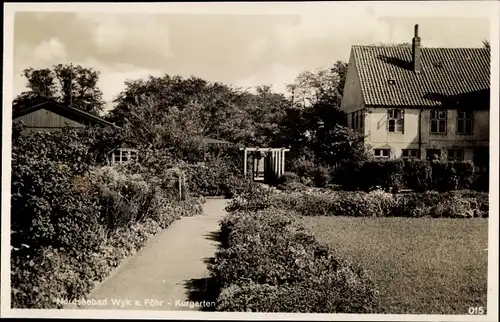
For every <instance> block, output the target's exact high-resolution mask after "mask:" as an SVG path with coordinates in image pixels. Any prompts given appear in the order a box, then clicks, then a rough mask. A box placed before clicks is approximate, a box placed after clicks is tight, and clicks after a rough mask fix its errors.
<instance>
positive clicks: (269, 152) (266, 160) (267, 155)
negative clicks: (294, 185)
mask: <svg viewBox="0 0 500 322" xmlns="http://www.w3.org/2000/svg"><path fill="white" fill-rule="evenodd" d="M240 150H242V151H243V153H244V156H243V157H244V162H243V173H244V175H245V176H247V174H248V161H249V157H250V159H251V160H252V163H253V166H252V173H253V176H254V178H256V176H255V173H259V168H260V164H261V163H260V162H261V159H263V160H262V161H263V163H262V165H263V168H264V171H263V172H264V180H267V179H268V176H267V175H268V174H272V175H273V176H274V177H275V178H279V177H280V176H281V175H283V174H284V173H285V152H287V151H290V149H286V148H240Z"/></svg>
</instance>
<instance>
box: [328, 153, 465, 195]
mask: <svg viewBox="0 0 500 322" xmlns="http://www.w3.org/2000/svg"><path fill="white" fill-rule="evenodd" d="M473 178H474V166H473V164H472V163H471V162H468V161H464V162H450V161H427V160H402V159H391V160H371V161H366V162H363V163H360V164H353V163H347V162H345V163H342V164H340V165H339V167H338V169H337V170H336V171H335V175H334V177H333V181H334V182H335V183H337V184H341V185H343V187H344V189H346V190H363V191H370V190H372V189H373V187H380V188H382V189H384V190H387V191H392V192H398V191H399V190H401V189H402V188H405V187H406V188H410V189H414V190H415V191H417V192H423V191H427V190H437V191H452V190H463V189H469V188H470V187H471V186H472V183H473Z"/></svg>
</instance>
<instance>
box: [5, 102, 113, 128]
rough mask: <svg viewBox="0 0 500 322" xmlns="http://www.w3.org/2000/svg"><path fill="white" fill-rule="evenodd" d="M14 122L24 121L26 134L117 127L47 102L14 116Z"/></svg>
mask: <svg viewBox="0 0 500 322" xmlns="http://www.w3.org/2000/svg"><path fill="white" fill-rule="evenodd" d="M12 120H13V121H23V123H24V125H25V132H24V133H25V134H29V133H31V132H40V131H46V132H54V131H61V130H62V129H63V128H64V127H67V126H68V127H72V128H83V127H85V126H88V125H95V124H99V125H102V126H112V127H117V126H116V125H115V124H113V123H111V122H108V121H106V120H104V119H103V118H101V117H99V116H96V115H93V114H91V113H87V112H85V111H82V110H79V109H76V108H73V107H69V106H64V105H62V104H59V103H56V102H53V101H47V102H44V103H40V104H36V105H33V106H31V107H28V108H25V109H22V110H20V111H17V112H14V113H13V114H12Z"/></svg>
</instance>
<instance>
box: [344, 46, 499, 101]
mask: <svg viewBox="0 0 500 322" xmlns="http://www.w3.org/2000/svg"><path fill="white" fill-rule="evenodd" d="M352 51H353V55H354V61H355V63H356V67H357V70H358V74H359V78H360V82H361V91H362V94H363V99H364V101H365V104H366V105H368V106H369V105H372V106H373V105H380V106H391V105H392V106H394V105H397V106H419V107H426V106H428V107H431V106H441V105H445V104H457V103H458V101H460V102H461V103H464V102H467V103H465V104H471V103H474V104H475V105H478V104H479V103H478V99H479V98H481V99H482V100H484V101H483V103H485V104H486V103H487V105H488V106H487V107H484V106H483V107H479V106H476V107H477V108H489V89H490V51H489V50H488V49H484V48H426V47H421V49H420V52H421V69H420V73H415V72H414V71H413V67H412V66H413V65H412V47H411V45H410V46H353V47H352ZM390 80H393V81H390ZM391 83H392V84H391ZM479 105H480V104H479Z"/></svg>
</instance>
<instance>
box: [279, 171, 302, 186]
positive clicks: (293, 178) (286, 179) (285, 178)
mask: <svg viewBox="0 0 500 322" xmlns="http://www.w3.org/2000/svg"><path fill="white" fill-rule="evenodd" d="M299 181H300V177H299V175H298V174H296V173H294V172H285V173H284V174H283V175H282V176H281V177H279V178H278V184H287V183H290V182H299Z"/></svg>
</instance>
